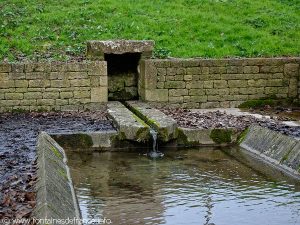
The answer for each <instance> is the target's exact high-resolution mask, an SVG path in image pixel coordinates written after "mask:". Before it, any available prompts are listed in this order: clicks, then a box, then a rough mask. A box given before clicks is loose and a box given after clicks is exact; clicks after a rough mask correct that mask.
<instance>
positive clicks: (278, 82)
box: [267, 79, 282, 87]
mask: <svg viewBox="0 0 300 225" xmlns="http://www.w3.org/2000/svg"><path fill="white" fill-rule="evenodd" d="M267 86H269V87H281V86H282V79H270V80H267Z"/></svg>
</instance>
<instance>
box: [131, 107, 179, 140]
mask: <svg viewBox="0 0 300 225" xmlns="http://www.w3.org/2000/svg"><path fill="white" fill-rule="evenodd" d="M126 105H127V106H128V107H129V108H130V110H131V111H132V112H134V113H135V114H136V115H137V116H139V117H140V118H142V119H143V120H144V121H145V122H146V123H147V124H149V125H150V126H151V127H152V128H154V129H155V130H156V131H158V139H159V140H160V141H163V142H168V141H170V140H173V139H176V138H177V136H178V131H177V127H178V126H177V123H176V121H175V120H174V119H173V118H172V117H169V116H167V115H166V114H164V113H163V112H161V111H159V110H158V109H156V108H153V107H151V106H150V105H149V104H147V103H145V102H140V101H127V102H126Z"/></svg>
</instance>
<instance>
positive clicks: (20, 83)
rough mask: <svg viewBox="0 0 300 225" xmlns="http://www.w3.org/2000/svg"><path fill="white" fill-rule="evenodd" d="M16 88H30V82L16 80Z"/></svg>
mask: <svg viewBox="0 0 300 225" xmlns="http://www.w3.org/2000/svg"><path fill="white" fill-rule="evenodd" d="M15 86H16V87H20V88H27V87H28V80H16V81H15Z"/></svg>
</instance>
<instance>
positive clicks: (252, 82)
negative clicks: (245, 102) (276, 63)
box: [248, 79, 267, 87]
mask: <svg viewBox="0 0 300 225" xmlns="http://www.w3.org/2000/svg"><path fill="white" fill-rule="evenodd" d="M266 84H267V80H265V79H259V80H248V86H250V87H265V86H266Z"/></svg>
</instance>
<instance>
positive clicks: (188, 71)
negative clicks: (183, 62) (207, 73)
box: [186, 67, 202, 75]
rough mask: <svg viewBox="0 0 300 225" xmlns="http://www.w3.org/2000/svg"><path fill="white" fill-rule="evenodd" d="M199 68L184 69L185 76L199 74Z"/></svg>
mask: <svg viewBox="0 0 300 225" xmlns="http://www.w3.org/2000/svg"><path fill="white" fill-rule="evenodd" d="M201 73H202V71H201V67H189V68H186V74H187V75H196V74H201Z"/></svg>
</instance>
